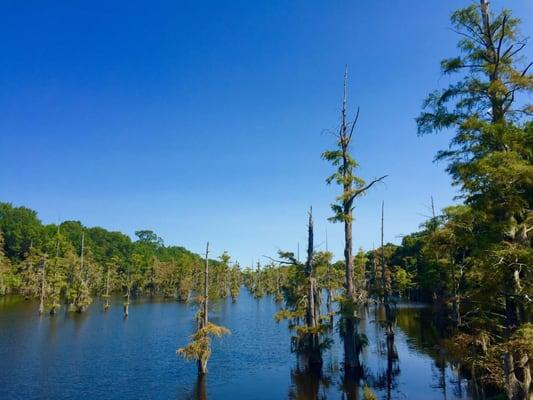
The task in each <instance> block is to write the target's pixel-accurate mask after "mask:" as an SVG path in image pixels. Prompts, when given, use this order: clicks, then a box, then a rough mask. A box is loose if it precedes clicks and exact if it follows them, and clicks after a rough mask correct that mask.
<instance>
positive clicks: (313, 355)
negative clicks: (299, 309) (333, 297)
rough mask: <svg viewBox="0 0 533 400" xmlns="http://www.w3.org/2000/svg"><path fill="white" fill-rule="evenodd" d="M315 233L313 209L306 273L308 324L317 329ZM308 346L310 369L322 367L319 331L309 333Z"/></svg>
mask: <svg viewBox="0 0 533 400" xmlns="http://www.w3.org/2000/svg"><path fill="white" fill-rule="evenodd" d="M313 241H314V234H313V209H312V208H311V209H310V210H309V224H308V235H307V262H306V265H305V275H306V277H307V279H308V293H307V299H308V300H307V311H306V325H307V327H308V328H311V329H313V330H316V329H317V328H318V316H319V312H320V310H319V295H318V291H317V287H316V279H315V277H314V271H313V253H314V242H313ZM307 336H308V337H307V340H308V341H309V343H308V348H309V354H308V367H309V368H310V369H320V368H321V367H322V354H321V351H320V342H319V337H318V333H316V332H313V333H311V334H308V335H307Z"/></svg>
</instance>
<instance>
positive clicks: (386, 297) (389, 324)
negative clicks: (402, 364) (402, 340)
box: [381, 201, 395, 357]
mask: <svg viewBox="0 0 533 400" xmlns="http://www.w3.org/2000/svg"><path fill="white" fill-rule="evenodd" d="M384 221H385V202H384V201H383V202H382V203H381V284H382V290H383V305H384V306H385V319H386V331H385V333H386V335H387V350H388V354H389V357H392V355H393V354H394V353H395V351H394V315H393V310H392V307H391V304H390V292H389V285H388V284H387V277H386V270H387V268H386V265H385V241H384Z"/></svg>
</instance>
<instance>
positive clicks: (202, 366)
mask: <svg viewBox="0 0 533 400" xmlns="http://www.w3.org/2000/svg"><path fill="white" fill-rule="evenodd" d="M208 315H209V242H207V244H206V246H205V269H204V298H203V299H202V315H201V318H200V321H199V325H200V326H199V328H200V329H202V328H204V327H206V326H207V324H208V322H209V317H208ZM206 373H207V358H206V357H200V358H199V359H198V374H200V375H205V374H206Z"/></svg>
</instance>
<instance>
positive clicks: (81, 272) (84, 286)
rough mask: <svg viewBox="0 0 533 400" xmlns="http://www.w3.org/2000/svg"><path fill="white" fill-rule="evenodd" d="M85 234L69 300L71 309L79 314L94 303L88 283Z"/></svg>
mask: <svg viewBox="0 0 533 400" xmlns="http://www.w3.org/2000/svg"><path fill="white" fill-rule="evenodd" d="M84 256H85V233H82V235H81V250H80V259H79V263H76V264H75V266H74V268H73V271H72V273H71V277H70V285H69V290H68V292H67V299H68V301H69V305H70V309H71V310H72V311H75V312H77V313H82V312H84V311H85V310H87V307H89V305H90V304H91V303H92V297H91V292H90V289H89V285H88V283H87V270H86V269H87V266H86V265H85V264H84V261H85V260H84Z"/></svg>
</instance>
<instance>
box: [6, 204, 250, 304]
mask: <svg viewBox="0 0 533 400" xmlns="http://www.w3.org/2000/svg"><path fill="white" fill-rule="evenodd" d="M82 235H83V237H84V261H83V267H82V266H81V259H80V255H81V242H82V240H81V239H82ZM136 235H137V237H138V240H137V241H132V240H131V239H130V238H129V237H128V236H126V235H124V234H122V233H120V232H110V231H107V230H105V229H103V228H99V227H94V228H87V227H85V226H83V225H82V224H81V222H79V221H65V222H63V223H61V224H60V225H59V226H58V225H54V224H50V225H44V224H42V223H41V221H39V219H38V218H37V213H36V212H35V211H32V210H30V209H27V208H24V207H13V206H12V205H11V204H8V203H0V294H6V293H19V294H22V295H24V296H26V297H38V296H39V294H40V291H41V280H42V269H41V265H42V260H43V258H45V257H46V258H47V260H48V261H47V265H46V286H45V308H46V309H47V310H48V311H50V312H51V313H52V314H53V313H55V312H56V311H57V310H58V309H59V308H60V307H61V305H63V304H67V305H69V308H70V309H71V310H73V311H79V312H82V311H84V310H85V309H86V308H87V307H88V306H89V304H90V303H91V302H92V298H93V297H94V296H102V297H105V296H106V290H107V283H108V281H107V279H108V276H109V293H113V292H115V293H116V292H120V293H126V292H128V293H129V294H131V295H132V296H141V295H145V294H150V295H160V296H164V297H168V298H175V299H177V300H180V301H187V300H188V299H189V298H190V296H191V294H192V293H193V292H194V291H195V290H196V289H197V288H199V287H200V274H198V273H197V268H198V266H199V265H202V263H203V261H202V259H201V257H199V256H198V255H196V254H193V253H191V252H189V251H188V250H186V249H184V248H183V247H179V246H165V245H164V243H163V241H162V239H161V238H159V237H158V236H157V235H156V234H155V233H154V232H152V231H148V230H143V231H137V232H136ZM4 238H5V239H4ZM229 262H230V258H229V255H228V254H227V253H225V254H224V255H223V256H222V257H221V261H216V260H211V261H210V263H211V265H212V272H213V273H212V275H211V278H210V282H211V285H210V286H211V289H212V290H211V292H212V293H211V295H212V296H213V299H215V300H216V299H218V298H221V297H225V296H227V294H228V293H231V295H232V297H233V298H235V299H236V298H237V296H238V293H239V289H240V285H241V282H242V273H241V271H240V269H239V267H238V266H237V265H235V266H233V267H230V266H229Z"/></svg>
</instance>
